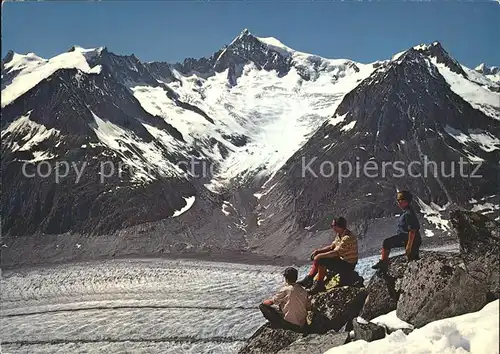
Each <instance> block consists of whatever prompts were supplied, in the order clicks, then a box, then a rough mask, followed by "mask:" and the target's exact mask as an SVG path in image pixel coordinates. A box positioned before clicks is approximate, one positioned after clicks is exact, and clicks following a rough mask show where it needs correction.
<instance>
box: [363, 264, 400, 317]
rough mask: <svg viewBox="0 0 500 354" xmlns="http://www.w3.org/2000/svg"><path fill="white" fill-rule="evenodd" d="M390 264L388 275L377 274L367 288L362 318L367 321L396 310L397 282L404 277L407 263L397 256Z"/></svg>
mask: <svg viewBox="0 0 500 354" xmlns="http://www.w3.org/2000/svg"><path fill="white" fill-rule="evenodd" d="M390 264H391V266H390V269H389V271H388V272H387V274H382V273H376V274H375V275H374V276H373V277H372V278H371V279H370V281H369V283H368V286H367V287H366V291H367V298H366V301H365V304H364V306H363V309H362V311H361V314H360V316H361V317H363V318H364V319H365V320H367V321H370V320H372V319H374V318H375V317H378V316H381V315H385V314H386V313H389V312H391V311H394V310H395V309H396V306H397V304H398V299H399V294H398V293H397V292H396V281H397V280H398V279H400V278H401V277H402V276H403V274H404V271H405V269H406V265H407V263H406V260H405V259H404V257H403V256H397V257H393V258H391V259H390Z"/></svg>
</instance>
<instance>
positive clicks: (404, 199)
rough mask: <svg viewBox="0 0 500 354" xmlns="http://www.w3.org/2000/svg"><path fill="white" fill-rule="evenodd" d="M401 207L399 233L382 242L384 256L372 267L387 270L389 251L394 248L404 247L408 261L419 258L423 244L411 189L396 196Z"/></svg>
mask: <svg viewBox="0 0 500 354" xmlns="http://www.w3.org/2000/svg"><path fill="white" fill-rule="evenodd" d="M396 199H397V202H398V205H399V207H400V208H401V209H402V210H403V212H402V213H401V215H400V216H399V219H398V226H397V234H396V235H394V236H392V237H389V238H386V239H385V240H384V242H383V244H382V257H381V259H380V260H379V261H378V263H377V264H375V265H374V266H372V269H380V270H381V271H383V272H385V271H387V268H388V266H389V253H390V252H391V249H392V248H397V247H404V248H405V253H406V257H407V258H408V261H414V260H417V259H419V249H420V245H421V244H422V237H421V235H420V223H419V221H418V218H417V214H416V213H415V211H414V210H413V208H412V207H411V202H412V199H413V196H412V195H411V193H410V192H409V191H401V192H398V193H397V196H396Z"/></svg>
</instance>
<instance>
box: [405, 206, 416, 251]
mask: <svg viewBox="0 0 500 354" xmlns="http://www.w3.org/2000/svg"><path fill="white" fill-rule="evenodd" d="M406 224H407V225H408V230H409V231H408V242H406V249H405V253H406V256H407V257H410V253H411V249H412V247H413V242H414V241H415V236H416V234H417V229H418V227H419V226H418V220H417V217H416V216H415V215H414V214H408V215H407V216H406Z"/></svg>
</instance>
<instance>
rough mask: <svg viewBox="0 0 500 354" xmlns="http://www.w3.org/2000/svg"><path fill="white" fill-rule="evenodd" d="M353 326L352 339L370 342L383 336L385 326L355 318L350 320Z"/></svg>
mask: <svg viewBox="0 0 500 354" xmlns="http://www.w3.org/2000/svg"><path fill="white" fill-rule="evenodd" d="M352 324H353V328H354V340H364V341H367V342H372V341H374V340H379V339H382V338H384V337H385V332H386V331H385V328H384V327H382V326H379V325H378V324H375V323H371V322H367V323H360V322H358V321H357V320H356V319H355V320H353V321H352Z"/></svg>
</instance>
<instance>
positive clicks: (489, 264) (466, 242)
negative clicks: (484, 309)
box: [450, 210, 500, 301]
mask: <svg viewBox="0 0 500 354" xmlns="http://www.w3.org/2000/svg"><path fill="white" fill-rule="evenodd" d="M450 221H451V224H452V226H453V228H454V233H455V235H456V237H457V239H458V240H459V243H460V248H461V253H462V255H463V257H464V259H465V262H466V267H467V268H468V270H469V271H470V272H473V273H476V274H482V275H483V276H485V277H486V280H485V281H486V282H487V284H488V293H487V294H486V296H487V298H488V301H493V300H495V299H498V298H499V293H500V290H499V277H498V274H499V268H500V262H499V256H498V254H499V252H500V224H499V223H498V222H496V221H494V220H492V219H490V218H488V217H486V216H484V215H481V214H479V213H473V212H468V211H458V210H457V211H453V212H452V213H451V214H450Z"/></svg>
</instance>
